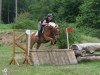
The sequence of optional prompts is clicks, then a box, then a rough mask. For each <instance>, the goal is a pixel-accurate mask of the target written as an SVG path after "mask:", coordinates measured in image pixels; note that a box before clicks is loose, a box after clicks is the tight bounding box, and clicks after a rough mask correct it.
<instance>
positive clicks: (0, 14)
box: [0, 0, 2, 23]
mask: <svg viewBox="0 0 100 75" xmlns="http://www.w3.org/2000/svg"><path fill="white" fill-rule="evenodd" d="M1 19H2V0H0V23H1Z"/></svg>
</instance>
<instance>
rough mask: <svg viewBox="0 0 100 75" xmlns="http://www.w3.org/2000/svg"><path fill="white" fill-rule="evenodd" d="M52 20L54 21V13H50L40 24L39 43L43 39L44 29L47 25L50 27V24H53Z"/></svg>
mask: <svg viewBox="0 0 100 75" xmlns="http://www.w3.org/2000/svg"><path fill="white" fill-rule="evenodd" d="M52 19H53V15H52V13H49V14H48V15H47V17H46V18H44V19H42V20H40V21H39V22H38V41H39V40H40V38H41V33H42V30H43V27H44V26H45V25H48V23H49V22H51V21H52Z"/></svg>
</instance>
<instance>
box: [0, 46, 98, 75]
mask: <svg viewBox="0 0 100 75" xmlns="http://www.w3.org/2000/svg"><path fill="white" fill-rule="evenodd" d="M11 56H12V48H11V46H1V47H0V71H1V70H2V69H3V68H4V67H6V68H7V69H8V74H9V75H100V61H88V62H82V63H80V64H77V65H63V66H54V65H40V66H33V65H20V66H17V65H9V62H10V60H11ZM0 75H1V72H0Z"/></svg>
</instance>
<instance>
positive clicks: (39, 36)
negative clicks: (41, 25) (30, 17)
mask: <svg viewBox="0 0 100 75" xmlns="http://www.w3.org/2000/svg"><path fill="white" fill-rule="evenodd" d="M40 39H41V31H39V32H38V40H37V42H38V43H39V42H40Z"/></svg>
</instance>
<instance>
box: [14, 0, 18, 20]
mask: <svg viewBox="0 0 100 75" xmlns="http://www.w3.org/2000/svg"><path fill="white" fill-rule="evenodd" d="M17 13H18V11H17V0H15V14H16V16H15V17H16V20H17Z"/></svg>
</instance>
